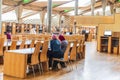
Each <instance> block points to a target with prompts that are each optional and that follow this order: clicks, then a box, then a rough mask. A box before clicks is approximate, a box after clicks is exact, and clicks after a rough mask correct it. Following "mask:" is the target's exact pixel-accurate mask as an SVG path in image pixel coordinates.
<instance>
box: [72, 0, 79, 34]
mask: <svg viewBox="0 0 120 80" xmlns="http://www.w3.org/2000/svg"><path fill="white" fill-rule="evenodd" d="M78 3H79V2H78V0H75V16H77V15H78ZM73 30H74V33H75V34H76V21H75V22H74V29H73Z"/></svg>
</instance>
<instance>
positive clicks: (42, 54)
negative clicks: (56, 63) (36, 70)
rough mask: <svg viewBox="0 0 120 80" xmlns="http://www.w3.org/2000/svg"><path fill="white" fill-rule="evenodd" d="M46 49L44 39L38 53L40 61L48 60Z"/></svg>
mask: <svg viewBox="0 0 120 80" xmlns="http://www.w3.org/2000/svg"><path fill="white" fill-rule="evenodd" d="M47 51H48V41H44V43H43V46H42V52H41V53H40V62H46V61H48V58H47Z"/></svg>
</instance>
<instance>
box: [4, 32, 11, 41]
mask: <svg viewBox="0 0 120 80" xmlns="http://www.w3.org/2000/svg"><path fill="white" fill-rule="evenodd" d="M4 34H5V35H6V37H7V41H11V33H10V31H7V32H4Z"/></svg>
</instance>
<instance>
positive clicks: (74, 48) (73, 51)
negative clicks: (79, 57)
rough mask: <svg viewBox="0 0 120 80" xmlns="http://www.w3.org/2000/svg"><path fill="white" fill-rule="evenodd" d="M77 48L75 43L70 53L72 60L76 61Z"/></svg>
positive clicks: (75, 42) (74, 42)
mask: <svg viewBox="0 0 120 80" xmlns="http://www.w3.org/2000/svg"><path fill="white" fill-rule="evenodd" d="M76 47H77V41H73V46H72V50H71V52H70V60H76Z"/></svg>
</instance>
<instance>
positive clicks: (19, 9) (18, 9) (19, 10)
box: [15, 5, 23, 23]
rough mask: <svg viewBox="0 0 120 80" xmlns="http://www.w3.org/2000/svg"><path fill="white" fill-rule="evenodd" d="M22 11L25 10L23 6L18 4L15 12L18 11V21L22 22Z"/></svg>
mask: <svg viewBox="0 0 120 80" xmlns="http://www.w3.org/2000/svg"><path fill="white" fill-rule="evenodd" d="M22 11H23V6H22V5H20V6H18V7H17V8H16V9H15V12H16V16H17V22H18V23H22V18H21V16H22Z"/></svg>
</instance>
